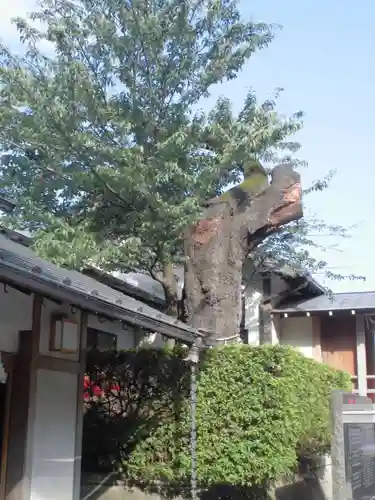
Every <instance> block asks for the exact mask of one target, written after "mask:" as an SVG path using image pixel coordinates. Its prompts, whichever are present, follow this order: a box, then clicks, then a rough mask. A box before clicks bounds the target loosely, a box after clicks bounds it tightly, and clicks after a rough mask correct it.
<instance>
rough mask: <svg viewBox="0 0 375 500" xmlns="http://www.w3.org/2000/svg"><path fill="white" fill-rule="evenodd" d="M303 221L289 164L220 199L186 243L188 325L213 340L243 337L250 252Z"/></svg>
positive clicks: (297, 187) (190, 232)
mask: <svg viewBox="0 0 375 500" xmlns="http://www.w3.org/2000/svg"><path fill="white" fill-rule="evenodd" d="M300 217H302V206H301V186H300V177H299V175H298V174H297V173H296V172H294V171H293V169H292V166H291V165H284V164H283V165H279V166H278V167H276V168H275V169H274V170H273V174H272V183H271V185H269V183H268V178H267V175H266V174H265V173H263V174H262V175H260V174H259V171H258V172H256V175H254V176H253V177H250V178H247V179H245V181H244V183H243V184H241V185H240V186H236V187H235V188H233V189H231V190H230V191H228V193H226V194H225V195H224V196H221V197H219V198H217V199H214V200H212V201H210V202H208V203H207V210H206V213H205V216H204V218H202V219H201V220H200V221H199V222H198V223H197V224H196V225H195V226H194V227H191V228H189V229H188V231H187V235H186V240H185V257H186V266H185V294H186V310H187V316H188V322H189V323H190V324H191V325H192V326H194V327H195V328H197V329H200V330H202V331H203V332H206V333H207V335H210V336H211V338H212V339H213V340H216V341H219V342H220V341H222V342H226V341H227V342H231V341H236V340H237V339H238V338H239V335H240V323H241V285H242V268H243V264H244V261H245V259H246V258H247V257H248V254H249V251H251V250H252V249H253V248H255V247H256V246H257V245H259V243H261V242H262V241H263V240H264V239H265V238H266V237H267V236H268V235H270V234H271V233H273V232H274V231H276V230H277V229H278V228H279V227H280V226H281V225H283V224H286V223H288V222H291V221H293V220H297V219H299V218H300Z"/></svg>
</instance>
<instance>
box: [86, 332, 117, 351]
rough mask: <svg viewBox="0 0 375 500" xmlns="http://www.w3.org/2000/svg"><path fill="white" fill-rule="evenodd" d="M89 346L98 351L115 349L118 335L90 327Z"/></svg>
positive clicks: (88, 333) (88, 334)
mask: <svg viewBox="0 0 375 500" xmlns="http://www.w3.org/2000/svg"><path fill="white" fill-rule="evenodd" d="M87 348H88V349H89V350H91V349H96V350H98V351H115V350H116V349H117V335H115V334H113V333H108V332H102V331H101V330H95V329H94V328H88V329H87Z"/></svg>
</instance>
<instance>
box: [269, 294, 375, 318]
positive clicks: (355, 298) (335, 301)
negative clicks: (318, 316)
mask: <svg viewBox="0 0 375 500" xmlns="http://www.w3.org/2000/svg"><path fill="white" fill-rule="evenodd" d="M348 309H352V310H357V311H358V310H371V309H373V310H374V311H375V291H374V292H348V293H334V294H333V295H332V296H329V295H321V296H320V297H315V298H313V299H309V300H305V301H300V302H294V303H292V302H287V303H285V304H283V305H280V306H278V307H277V308H275V309H274V312H283V313H293V312H309V311H310V312H314V311H338V310H348Z"/></svg>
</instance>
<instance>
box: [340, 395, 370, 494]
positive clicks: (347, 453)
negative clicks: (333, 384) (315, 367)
mask: <svg viewBox="0 0 375 500" xmlns="http://www.w3.org/2000/svg"><path fill="white" fill-rule="evenodd" d="M331 417H332V444H331V454H332V499H333V500H375V406H374V405H373V403H372V401H371V399H369V398H367V397H365V396H358V395H357V394H352V393H345V392H343V391H333V393H332V396H331Z"/></svg>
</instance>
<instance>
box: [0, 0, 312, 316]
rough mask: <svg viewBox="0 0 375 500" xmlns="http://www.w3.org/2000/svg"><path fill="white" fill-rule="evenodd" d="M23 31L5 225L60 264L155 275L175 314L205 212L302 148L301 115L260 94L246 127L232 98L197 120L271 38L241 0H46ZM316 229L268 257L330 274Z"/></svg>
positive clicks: (276, 242)
mask: <svg viewBox="0 0 375 500" xmlns="http://www.w3.org/2000/svg"><path fill="white" fill-rule="evenodd" d="M15 22H16V24H17V27H18V30H19V32H20V36H21V41H22V42H23V44H24V48H25V53H24V54H23V55H22V56H17V55H16V54H14V53H11V51H10V50H8V49H7V48H6V47H5V46H1V47H0V57H1V68H0V143H1V148H2V150H3V155H2V158H1V185H0V186H1V188H2V192H3V194H6V195H7V196H10V197H12V198H14V199H16V200H17V203H18V204H17V207H16V210H15V212H14V213H13V214H12V215H11V216H10V217H9V221H8V223H9V224H13V225H15V226H16V227H18V228H24V229H28V230H29V231H31V232H32V233H33V234H34V236H35V245H36V248H37V250H38V252H39V253H40V254H41V255H42V256H44V257H46V258H48V259H50V260H52V261H55V262H57V263H59V264H62V265H65V266H68V267H75V268H78V269H80V268H82V267H85V266H87V265H89V264H94V265H98V266H100V267H102V268H105V269H121V270H123V271H124V270H129V269H132V270H134V269H138V270H144V271H145V272H148V273H150V274H151V275H152V276H153V277H155V278H156V279H158V280H159V281H160V282H161V283H162V284H163V287H164V290H165V294H166V298H167V303H168V310H169V312H171V313H172V314H173V313H175V312H176V291H175V286H174V276H173V272H172V271H173V269H172V268H173V265H174V264H176V263H181V262H182V261H183V259H184V251H183V240H184V235H185V229H186V227H189V226H191V224H194V223H195V222H196V221H197V220H198V219H199V218H200V214H201V211H202V207H203V206H204V202H205V201H206V200H209V199H211V198H214V197H215V196H218V195H220V194H222V193H223V191H224V190H225V189H226V188H227V187H228V186H229V185H234V184H238V183H240V182H242V181H243V178H244V176H245V177H246V176H247V174H248V173H249V172H253V171H254V168H255V169H256V168H258V167H259V160H261V161H265V162H266V163H267V164H272V163H273V162H275V161H277V160H283V161H284V160H285V159H290V158H289V157H290V156H291V155H292V154H293V153H294V152H295V151H296V150H298V147H299V145H298V144H296V143H295V142H293V141H292V140H290V137H292V136H293V134H294V133H295V132H296V131H298V130H299V129H300V127H301V126H302V122H301V120H302V114H301V113H296V114H295V115H293V116H292V117H290V118H288V119H283V118H281V117H279V116H278V115H277V113H276V111H275V101H267V102H265V103H262V104H259V103H257V102H256V99H255V96H254V94H253V92H250V93H249V95H248V96H247V99H246V101H245V103H244V106H243V109H242V111H241V112H240V113H239V114H238V115H234V114H233V112H232V109H231V105H230V102H229V100H227V99H224V98H221V99H219V101H218V102H217V104H216V106H215V107H214V109H213V110H212V111H211V112H210V113H204V112H202V111H199V110H198V109H199V105H201V104H202V99H204V98H205V97H207V96H208V95H209V91H210V88H211V87H212V86H213V85H215V84H219V83H222V82H224V81H227V80H231V79H233V78H235V77H236V76H237V74H238V72H239V71H240V70H241V68H242V66H243V65H244V63H245V62H246V61H247V60H248V59H249V58H250V57H251V55H252V54H253V53H254V52H256V51H257V50H259V49H262V48H263V47H266V46H267V45H268V44H269V43H270V42H271V41H272V39H273V36H274V27H273V26H271V25H267V24H263V23H253V22H245V21H244V20H242V19H241V16H240V13H239V11H238V8H237V5H236V1H232V0H185V1H181V0H78V1H74V2H73V1H70V0H44V1H42V2H41V3H40V8H39V10H38V11H37V12H35V13H33V14H32V15H31V16H30V18H29V19H28V20H25V19H16V20H15ZM35 26H37V27H35ZM45 42H47V43H45ZM295 162H296V161H295ZM297 163H298V162H297ZM259 168H261V167H259ZM262 175H263V174H262ZM263 181H264V175H263V177H262V180H261V183H260V187H261V185H262V182H263ZM321 185H322V184H321V182H318V183H317V184H316V185H315V186H313V187H312V189H314V187H315V188H318V189H319V188H320V187H321ZM259 192H260V191H259V189H258V190H256V194H259ZM306 227H307V226H306V223H303V224H302V225H297V226H296V225H294V226H293V227H292V228H291V229H288V230H287V232H288V236H285V234H286V233H285V231H284V232H281V233H280V232H278V233H277V235H276V236H274V238H273V239H271V240H269V241H270V243H268V247H267V253H268V254H269V253H272V248H273V247H276V248H281V247H283V248H284V254H283V253H282V252H281V251H278V252H277V253H278V255H279V257H280V258H285V249H286V248H287V247H288V248H289V250H291V247H292V246H291V245H290V243H285V242H290V238H292V239H293V238H294V240H296V239H297V242H298V243H299V245H297V246H296V248H297V247H298V249H297V250H296V249H295V250H293V258H294V260H295V261H296V262H299V263H300V261H301V260H302V261H303V259H305V260H308V261H309V263H310V266H314V265H320V266H321V265H322V263H317V262H316V261H314V259H312V258H311V256H310V255H309V254H308V252H306V250H305V249H304V248H303V247H304V245H303V243H306V242H308V240H306V238H307V232H308V231H307V230H306ZM290 235H291V236H290ZM259 242H260V241H258V243H259ZM311 243H312V242H311ZM266 245H267V243H266ZM285 245H286V246H285ZM254 246H255V245H253V246H252V248H253V247H254ZM249 248H250V247H249ZM244 257H245V254H244V255H243V256H242V257H241V258H244ZM289 258H291V257H290V256H289ZM292 260H293V259H292ZM187 295H188V296H189V293H188V294H187ZM190 297H191V295H190ZM190 302H191V300H190ZM191 303H192V302H191ZM212 314H215V311H214V310H213V311H212ZM214 323H215V324H217V323H218V322H217V321H215V322H214ZM232 324H233V323H232Z"/></svg>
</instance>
